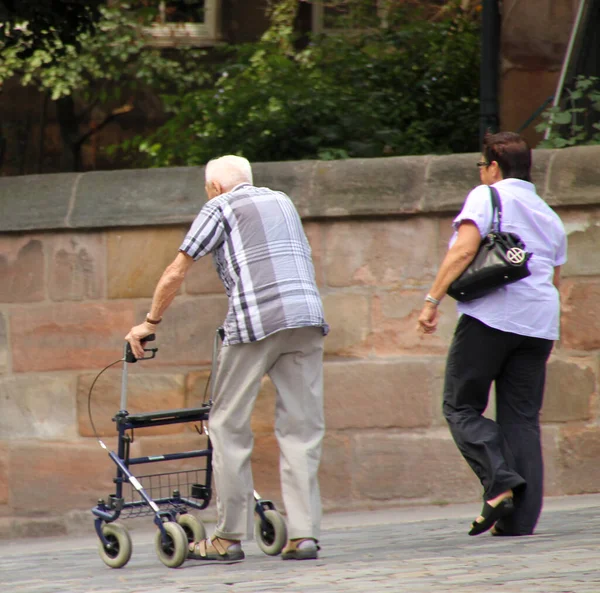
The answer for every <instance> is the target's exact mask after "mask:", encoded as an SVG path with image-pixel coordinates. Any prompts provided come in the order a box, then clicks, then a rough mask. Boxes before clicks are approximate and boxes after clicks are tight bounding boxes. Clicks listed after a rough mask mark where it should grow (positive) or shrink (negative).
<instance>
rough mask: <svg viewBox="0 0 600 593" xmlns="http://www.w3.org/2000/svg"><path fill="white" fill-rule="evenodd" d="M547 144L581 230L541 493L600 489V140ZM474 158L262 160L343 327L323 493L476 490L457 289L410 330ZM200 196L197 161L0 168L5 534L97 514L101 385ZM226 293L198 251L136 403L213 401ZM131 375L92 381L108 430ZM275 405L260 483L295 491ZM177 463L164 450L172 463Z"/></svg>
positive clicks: (188, 434)
mask: <svg viewBox="0 0 600 593" xmlns="http://www.w3.org/2000/svg"><path fill="white" fill-rule="evenodd" d="M534 158H535V171H534V181H535V182H536V183H537V186H538V190H539V192H540V194H541V195H542V196H543V197H544V198H545V199H546V200H547V201H548V202H549V203H550V204H551V205H552V206H553V207H555V208H556V209H557V211H558V212H559V214H560V215H561V216H562V218H563V220H564V222H565V225H566V227H567V229H568V232H569V262H568V263H567V264H566V265H565V266H564V273H563V276H564V282H563V285H562V288H561V293H562V307H563V318H562V320H563V327H562V339H561V341H560V343H558V344H557V346H556V348H555V351H554V353H553V356H552V359H551V362H550V366H549V377H548V386H547V396H546V402H545V405H544V410H543V434H544V450H545V457H546V493H547V494H548V495H559V494H579V493H584V492H599V491H600V466H598V461H597V459H598V451H599V450H600V429H599V428H598V422H599V420H600V409H599V406H600V404H599V399H598V380H599V372H600V369H599V366H598V361H599V357H598V353H599V351H600V321H599V320H600V298H599V297H600V258H598V256H597V249H596V246H597V245H598V241H599V239H600V183H599V182H600V174H599V173H598V167H597V164H598V162H600V147H587V148H573V149H565V150H563V151H536V152H535V157H534ZM477 159H478V155H474V154H464V155H455V156H440V157H433V156H430V157H404V158H389V159H371V160H355V161H337V162H306V161H303V162H297V163H269V164H257V165H256V166H255V175H256V183H257V184H258V185H269V186H271V187H274V188H278V189H282V190H284V191H286V192H288V193H289V194H290V195H291V196H292V198H293V199H294V201H295V203H296V205H297V207H298V209H299V211H300V213H301V215H302V217H303V220H304V224H305V230H306V233H307V236H308V238H309V240H310V243H311V245H312V249H313V255H314V261H315V267H316V273H317V279H318V283H319V287H320V289H321V291H322V295H323V299H324V303H325V310H326V316H327V320H328V322H329V323H330V325H331V328H332V330H331V333H330V335H329V336H328V338H327V339H326V364H325V389H326V420H327V436H326V440H325V448H324V454H323V463H322V471H321V480H322V493H323V498H324V504H325V508H326V509H327V510H335V509H340V510H341V509H346V510H347V509H353V508H371V507H381V506H385V505H398V504H405V503H417V502H418V503H444V502H447V501H468V500H473V501H474V500H477V499H478V498H479V496H480V488H479V485H478V483H477V481H476V479H475V477H474V476H473V475H472V473H471V471H470V470H469V469H468V467H467V465H466V463H465V462H464V461H463V460H462V458H461V457H460V455H459V454H458V452H457V450H456V448H455V446H454V444H453V442H452V440H451V438H450V435H449V432H448V430H447V428H446V426H445V423H444V421H443V418H442V416H441V410H440V400H441V391H442V380H443V368H444V360H445V354H446V350H447V347H448V344H449V341H450V338H451V334H452V331H453V327H454V325H455V321H456V316H455V306H454V304H453V302H452V301H451V300H450V299H445V300H444V302H443V304H442V307H441V312H442V319H441V326H440V329H439V332H438V334H437V335H436V336H434V337H431V336H429V337H424V336H421V335H420V334H418V333H417V332H416V330H415V327H416V317H417V315H418V312H419V310H420V307H421V303H422V299H423V296H424V293H425V291H426V290H427V289H428V288H429V286H430V283H431V281H432V279H433V277H434V275H435V273H436V270H437V267H438V264H439V262H440V261H441V258H442V257H443V254H444V252H445V249H446V245H447V240H448V238H449V236H450V221H451V219H452V217H453V215H454V214H455V213H456V212H457V211H458V210H459V208H460V206H461V203H462V201H463V199H464V196H465V194H466V192H467V191H468V190H469V189H470V188H471V187H472V186H473V185H475V184H476V183H477V182H478V176H477V170H476V167H475V162H476V160H477ZM203 201H204V196H203V170H202V168H196V169H195V168H183V169H154V170H144V171H142V170H139V171H112V172H94V173H85V174H59V175H45V176H26V177H12V178H4V179H1V180H0V401H1V402H2V403H1V405H2V413H1V414H0V534H3V535H4V536H14V535H18V534H38V533H57V532H64V531H66V530H68V529H70V528H72V526H73V524H74V521H75V520H74V516H76V517H80V518H81V517H83V518H84V521H85V528H86V529H89V528H91V526H90V523H89V521H90V520H91V514H90V513H89V509H90V508H91V507H92V506H93V505H94V504H95V502H96V500H97V499H98V498H99V497H100V496H102V497H106V496H107V495H108V494H109V493H110V492H112V491H113V485H112V478H113V476H114V465H113V463H112V462H111V461H110V459H109V458H108V457H107V455H106V453H105V452H104V451H103V450H102V449H101V448H100V446H99V445H98V443H97V441H96V439H95V438H94V432H93V429H92V426H91V424H90V420H89V417H88V394H89V388H90V386H91V383H92V381H93V379H94V377H95V376H96V375H97V374H98V372H99V371H100V369H102V368H103V367H105V366H106V365H108V364H109V363H111V362H114V361H116V360H118V359H119V358H120V357H121V355H122V348H123V344H124V342H123V337H124V335H125V333H126V332H127V331H128V329H129V328H130V327H131V326H132V325H133V324H134V323H136V322H139V321H141V320H142V319H143V316H144V314H145V313H146V312H147V311H148V307H149V304H150V301H151V297H152V292H153V288H154V286H155V284H156V282H157V280H158V278H159V276H160V274H161V272H162V271H163V269H164V267H165V266H166V265H167V264H168V263H169V262H170V261H171V260H172V259H173V257H174V256H175V254H176V252H177V248H178V246H179V244H180V241H181V239H182V237H183V235H184V233H185V231H186V229H187V227H188V225H189V223H190V222H191V220H192V219H193V217H194V216H195V214H196V213H197V211H198V209H199V208H200V207H201V205H202V203H203ZM225 310H226V299H225V297H224V296H223V293H222V290H221V286H220V283H219V280H218V278H217V276H216V273H215V272H214V270H213V268H212V262H211V261H210V259H209V258H205V259H203V260H200V261H199V262H198V263H196V264H195V266H194V268H192V272H191V273H190V275H189V277H188V278H187V279H186V282H185V284H184V286H183V288H182V290H181V294H180V295H179V296H178V297H177V298H176V300H175V301H174V303H173V305H172V306H171V308H170V309H169V310H168V312H167V314H166V315H165V321H164V323H163V324H162V325H161V326H160V328H159V332H158V340H157V346H158V347H159V349H160V350H159V352H158V357H157V358H156V359H155V360H154V361H152V362H147V363H138V364H135V365H130V373H129V390H128V395H129V403H128V409H129V411H130V412H140V411H146V410H156V409H171V408H178V407H182V406H194V405H196V404H198V403H200V402H201V401H202V399H203V397H204V393H205V387H206V382H207V378H208V374H209V369H210V359H211V348H212V338H213V335H214V331H215V328H216V327H217V326H218V325H219V323H220V321H221V320H222V318H223V315H224V312H225ZM120 380H121V368H120V365H116V366H114V367H113V368H111V369H109V370H107V371H106V372H105V373H104V374H103V375H102V376H101V378H100V379H99V380H98V382H97V383H96V386H95V387H94V391H93V395H92V399H91V412H92V418H93V421H94V424H95V428H96V430H97V431H98V433H99V435H100V436H101V437H102V439H103V440H104V441H105V442H106V443H107V444H108V445H109V446H110V447H113V448H114V447H115V443H116V439H115V429H114V423H113V422H112V417H113V415H114V413H115V412H116V411H117V410H118V409H119V402H120ZM273 408H274V393H273V388H272V385H270V383H269V382H268V381H265V383H264V389H263V391H262V393H261V395H260V397H259V400H258V403H257V407H256V410H255V414H254V419H253V423H254V431H255V451H254V471H255V480H256V488H257V490H258V491H259V492H260V493H261V494H262V495H263V496H265V497H269V498H272V499H273V500H274V501H275V502H276V504H278V505H279V506H281V496H280V489H279V480H278V468H277V464H278V461H277V460H278V456H277V446H276V440H275V438H274V435H273V431H272V417H273ZM490 413H493V412H490ZM142 433H143V434H142ZM203 441H204V438H203V437H200V436H199V435H198V434H197V432H196V431H195V430H194V428H193V427H192V426H184V425H174V426H167V427H160V428H159V427H157V428H155V429H152V430H148V431H146V432H144V431H141V430H140V431H138V432H137V433H136V434H135V442H134V444H133V454H135V455H138V454H139V455H152V454H156V453H161V452H165V451H183V450H186V449H188V448H198V447H199V446H200V447H201V446H203V444H202V443H203ZM174 465H175V466H176V467H177V468H180V467H189V466H190V462H189V461H188V462H179V463H177V464H174ZM166 466H167V464H159V465H157V466H156V467H155V468H153V471H171V470H170V469H168V470H167V468H166ZM206 513H208V514H209V516H211V513H214V503H213V504H211V506H210V507H209V509H207V511H206Z"/></svg>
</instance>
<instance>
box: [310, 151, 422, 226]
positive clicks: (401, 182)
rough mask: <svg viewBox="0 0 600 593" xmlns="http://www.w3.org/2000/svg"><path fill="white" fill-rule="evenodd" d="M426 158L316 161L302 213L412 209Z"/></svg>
mask: <svg viewBox="0 0 600 593" xmlns="http://www.w3.org/2000/svg"><path fill="white" fill-rule="evenodd" d="M428 158H429V157H426V158H420V157H413V156H405V157H388V158H371V159H347V160H341V161H316V162H314V163H313V169H312V172H311V184H310V196H311V198H312V199H311V200H310V209H309V210H308V211H303V212H302V214H303V215H304V216H314V217H320V216H325V217H332V216H334V217H338V216H360V215H362V214H371V215H384V214H404V213H413V212H416V211H417V210H418V209H419V207H420V205H421V204H420V197H421V196H422V195H423V191H424V181H425V170H426V166H427V160H428ZM317 196H318V199H317ZM374 197H376V199H374Z"/></svg>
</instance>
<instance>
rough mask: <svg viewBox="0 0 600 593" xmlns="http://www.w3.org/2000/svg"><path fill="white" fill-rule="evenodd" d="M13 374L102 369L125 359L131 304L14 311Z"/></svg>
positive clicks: (70, 306) (93, 304) (94, 304)
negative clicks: (115, 361)
mask: <svg viewBox="0 0 600 593" xmlns="http://www.w3.org/2000/svg"><path fill="white" fill-rule="evenodd" d="M9 319H10V329H11V345H12V360H13V370H14V371H15V372H29V371H55V370H67V369H86V368H87V369H90V368H92V369H93V368H99V367H100V368H101V367H103V366H105V365H106V364H108V363H110V362H112V361H114V360H118V359H119V358H120V357H121V356H122V354H123V344H124V341H123V339H124V337H125V334H126V333H127V331H128V330H129V328H131V327H132V325H133V324H134V320H135V318H134V315H133V306H132V305H131V304H129V303H87V304H78V303H77V304H76V303H70V304H66V303H65V304H61V303H57V304H54V305H51V306H43V307H39V308H35V309H32V308H26V307H15V308H14V309H12V310H11V311H10V318H9Z"/></svg>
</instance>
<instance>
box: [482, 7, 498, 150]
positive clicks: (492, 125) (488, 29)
mask: <svg viewBox="0 0 600 593" xmlns="http://www.w3.org/2000/svg"><path fill="white" fill-rule="evenodd" d="M499 73H500V8H499V1H498V0H483V10H482V15H481V72H480V87H479V101H480V104H479V140H480V144H481V143H482V142H483V137H484V135H485V133H486V132H487V131H490V132H492V133H494V132H497V131H498V129H499V123H500V116H499V108H498V80H499Z"/></svg>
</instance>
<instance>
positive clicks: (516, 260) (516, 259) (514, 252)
mask: <svg viewBox="0 0 600 593" xmlns="http://www.w3.org/2000/svg"><path fill="white" fill-rule="evenodd" d="M506 259H507V260H508V261H509V262H510V263H511V264H514V265H519V264H522V263H523V261H524V260H525V252H524V251H523V250H522V249H520V248H519V247H511V248H510V249H509V250H508V251H507V252H506Z"/></svg>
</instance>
